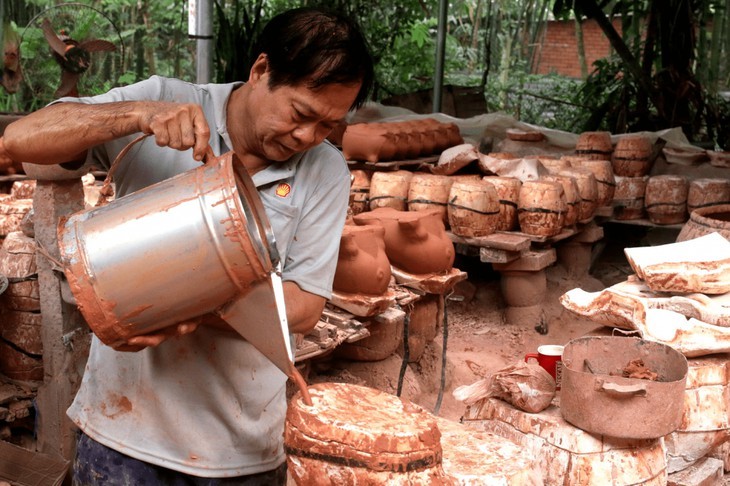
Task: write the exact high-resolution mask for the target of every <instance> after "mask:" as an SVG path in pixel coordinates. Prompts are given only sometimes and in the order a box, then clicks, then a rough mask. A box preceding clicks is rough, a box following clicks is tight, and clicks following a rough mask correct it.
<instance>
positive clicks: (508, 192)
mask: <svg viewBox="0 0 730 486" xmlns="http://www.w3.org/2000/svg"><path fill="white" fill-rule="evenodd" d="M484 180H485V181H487V182H489V183H490V184H492V185H493V186H494V188H495V189H496V190H497V196H498V197H499V222H498V223H497V228H496V230H497V231H512V230H514V229H515V228H517V201H518V200H519V197H520V187H522V182H521V181H520V180H519V179H517V178H515V177H503V176H484Z"/></svg>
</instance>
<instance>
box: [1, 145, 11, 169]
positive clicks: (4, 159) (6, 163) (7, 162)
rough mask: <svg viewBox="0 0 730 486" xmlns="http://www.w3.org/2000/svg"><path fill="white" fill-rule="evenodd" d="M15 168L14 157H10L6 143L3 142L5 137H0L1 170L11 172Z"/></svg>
mask: <svg viewBox="0 0 730 486" xmlns="http://www.w3.org/2000/svg"><path fill="white" fill-rule="evenodd" d="M12 170H13V159H11V158H10V154H8V152H7V150H5V145H4V143H3V137H0V171H4V172H10V171H12Z"/></svg>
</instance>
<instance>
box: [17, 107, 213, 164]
mask: <svg viewBox="0 0 730 486" xmlns="http://www.w3.org/2000/svg"><path fill="white" fill-rule="evenodd" d="M138 132H143V133H147V134H151V135H154V136H155V140H156V141H157V145H159V146H161V147H165V146H166V147H170V148H174V149H178V150H187V149H189V148H191V147H193V148H194V150H193V153H194V157H195V159H196V160H203V156H204V154H205V151H206V148H207V146H208V140H209V137H210V129H209V127H208V122H207V121H206V120H205V116H204V115H203V111H202V109H201V108H200V106H198V105H195V104H182V103H172V102H167V101H119V102H114V103H101V104H84V103H70V102H67V103H56V104H53V105H50V106H47V107H45V108H42V109H40V110H38V111H35V112H33V113H31V114H29V115H27V116H24V117H22V118H20V119H19V120H17V121H15V122H13V123H11V124H10V125H8V126H7V127H6V128H5V133H4V134H3V139H4V145H5V150H6V151H7V153H8V155H9V156H10V157H11V158H12V159H13V160H18V161H23V162H32V163H36V164H58V163H63V162H72V161H80V160H83V159H84V157H85V154H86V151H87V150H88V149H90V148H91V147H94V146H95V145H99V144H101V143H104V142H109V141H111V140H114V139H117V138H120V137H123V136H125V135H130V134H133V133H138Z"/></svg>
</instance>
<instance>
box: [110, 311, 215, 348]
mask: <svg viewBox="0 0 730 486" xmlns="http://www.w3.org/2000/svg"><path fill="white" fill-rule="evenodd" d="M201 322H202V319H200V318H197V319H195V320H192V321H185V322H181V323H179V324H175V325H172V326H168V327H165V328H163V329H160V330H159V331H158V332H155V333H150V334H144V335H142V336H135V337H133V338H129V339H128V340H127V342H126V343H124V344H120V345H117V346H114V349H115V350H117V351H126V352H135V351H140V350H142V349H144V348H147V347H153V348H154V347H156V346H159V345H160V344H161V343H162V342H164V341H167V340H168V339H170V338H173V337H175V336H184V335H185V334H190V333H191V332H193V331H195V330H196V329H198V326H200V324H201Z"/></svg>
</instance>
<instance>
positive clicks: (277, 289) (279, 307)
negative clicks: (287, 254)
mask: <svg viewBox="0 0 730 486" xmlns="http://www.w3.org/2000/svg"><path fill="white" fill-rule="evenodd" d="M271 287H272V289H273V290H274V300H275V301H276V312H277V314H279V324H280V325H281V333H282V335H283V336H284V343H285V345H286V354H287V356H289V360H290V361H291V362H292V364H293V363H294V353H293V352H292V347H291V340H290V339H289V334H290V333H289V322H288V321H287V319H286V303H285V301H284V286H283V284H282V282H281V262H279V263H277V265H276V269H275V270H274V271H273V272H271Z"/></svg>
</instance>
